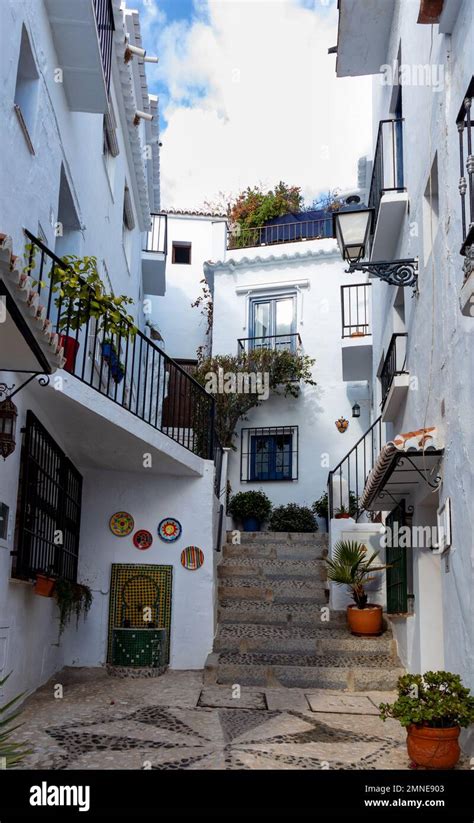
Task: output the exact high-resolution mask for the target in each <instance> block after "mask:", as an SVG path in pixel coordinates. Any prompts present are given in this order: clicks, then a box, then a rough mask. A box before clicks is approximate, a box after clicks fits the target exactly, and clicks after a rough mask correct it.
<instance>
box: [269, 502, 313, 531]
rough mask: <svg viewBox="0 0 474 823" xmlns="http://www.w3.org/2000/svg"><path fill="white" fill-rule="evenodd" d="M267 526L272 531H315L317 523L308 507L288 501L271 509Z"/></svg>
mask: <svg viewBox="0 0 474 823" xmlns="http://www.w3.org/2000/svg"><path fill="white" fill-rule="evenodd" d="M269 528H270V530H271V531H274V532H316V531H317V530H318V524H317V523H316V520H315V519H314V514H313V512H312V511H311V509H310V508H308V507H307V506H298V505H297V503H288V504H287V505H286V506H277V507H276V509H273V512H272V516H271V518H270V523H269Z"/></svg>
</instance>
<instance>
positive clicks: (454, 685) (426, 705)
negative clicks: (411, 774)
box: [379, 671, 474, 769]
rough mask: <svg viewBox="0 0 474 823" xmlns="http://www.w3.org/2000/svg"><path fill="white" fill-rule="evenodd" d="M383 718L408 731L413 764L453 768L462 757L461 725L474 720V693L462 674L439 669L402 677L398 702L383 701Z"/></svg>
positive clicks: (408, 747) (408, 742)
mask: <svg viewBox="0 0 474 823" xmlns="http://www.w3.org/2000/svg"><path fill="white" fill-rule="evenodd" d="M379 711H380V717H381V719H382V720H386V719H387V717H393V718H395V719H396V720H399V721H400V723H401V725H402V726H404V727H405V728H406V730H407V750H408V754H409V756H410V758H411V760H412V762H413V763H415V764H416V765H417V766H424V767H425V768H426V769H452V768H453V767H454V766H455V765H456V763H457V762H458V760H459V756H460V753H461V752H460V748H459V743H458V738H459V733H460V731H461V727H462V726H463V727H467V726H470V725H472V724H473V723H474V696H472V695H471V693H470V691H469V689H467V688H465V687H464V686H463V685H462V681H461V678H460V676H459V675H458V674H452V673H451V672H444V671H437V672H425V674H405V675H403V677H400V678H399V679H398V698H397V700H396V701H395V703H381V704H380V706H379Z"/></svg>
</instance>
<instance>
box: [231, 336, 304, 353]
mask: <svg viewBox="0 0 474 823" xmlns="http://www.w3.org/2000/svg"><path fill="white" fill-rule="evenodd" d="M237 346H238V354H244V353H245V354H249V353H250V352H253V351H260V349H271V350H272V351H293V352H294V351H297V350H298V349H301V347H302V343H301V337H300V336H299V334H272V335H267V336H265V337H241V338H240V339H239V340H237Z"/></svg>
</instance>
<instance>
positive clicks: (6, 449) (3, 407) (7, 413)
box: [0, 383, 18, 460]
mask: <svg viewBox="0 0 474 823" xmlns="http://www.w3.org/2000/svg"><path fill="white" fill-rule="evenodd" d="M11 388H13V386H12V387H11ZM9 391H11V389H8V386H7V384H6V383H0V397H2V395H3V396H4V397H5V398H6V399H5V400H3V401H2V402H0V454H1V455H2V457H3V459H4V460H6V459H7V457H9V455H10V454H12V453H13V452H14V451H15V445H16V443H15V429H16V418H17V416H18V410H17V407H16V406H15V404H14V403H13V402H12V401H11V400H10V399H9V397H8V392H9Z"/></svg>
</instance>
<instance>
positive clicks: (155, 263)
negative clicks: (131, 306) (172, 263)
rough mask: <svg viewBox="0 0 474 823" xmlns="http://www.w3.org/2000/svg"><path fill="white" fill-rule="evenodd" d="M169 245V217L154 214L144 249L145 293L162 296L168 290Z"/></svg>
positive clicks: (143, 279)
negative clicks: (167, 264) (167, 262)
mask: <svg viewBox="0 0 474 823" xmlns="http://www.w3.org/2000/svg"><path fill="white" fill-rule="evenodd" d="M167 246H168V218H167V215H166V214H152V215H151V228H150V231H149V232H147V234H146V238H145V242H144V247H143V250H142V281H143V293H144V294H151V295H155V296H158V297H162V296H163V295H164V294H165V291H166V254H167Z"/></svg>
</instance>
